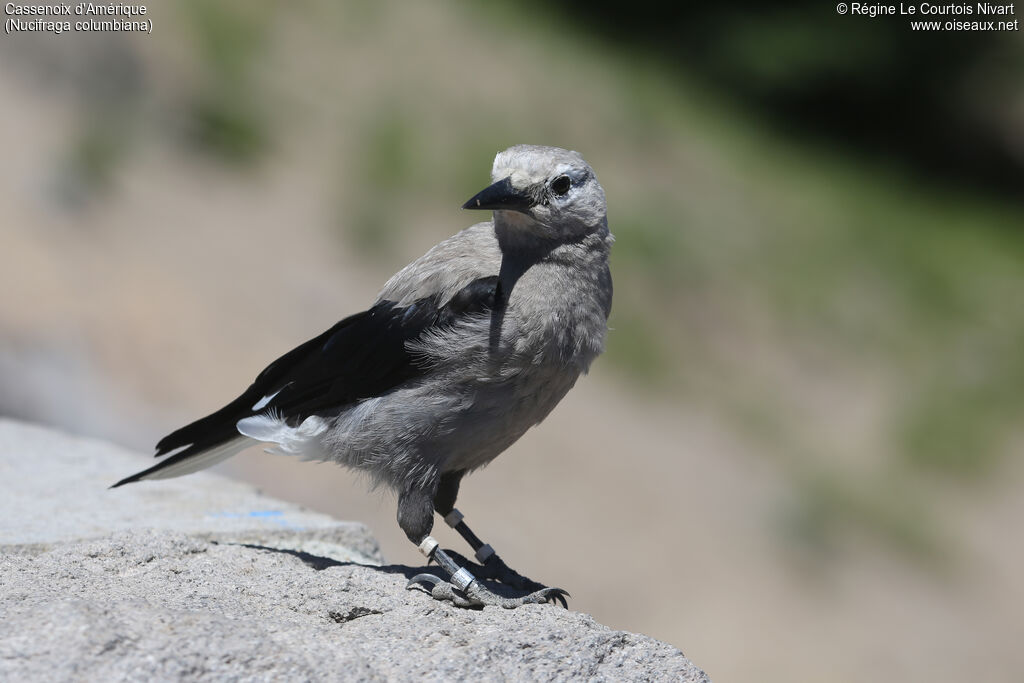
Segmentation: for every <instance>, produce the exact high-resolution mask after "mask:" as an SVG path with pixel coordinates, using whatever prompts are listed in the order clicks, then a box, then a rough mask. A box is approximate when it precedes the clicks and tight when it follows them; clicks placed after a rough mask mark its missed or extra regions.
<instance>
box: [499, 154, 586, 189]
mask: <svg viewBox="0 0 1024 683" xmlns="http://www.w3.org/2000/svg"><path fill="white" fill-rule="evenodd" d="M586 167H587V163H586V162H585V161H584V160H583V157H582V156H581V155H580V153H579V152H570V151H569V150H565V149H561V148H559V147H541V146H538V145H516V146H515V147H509V148H508V149H506V150H505V151H504V152H498V155H497V156H495V157H494V166H493V167H492V168H491V179H492V180H493V181H495V182H497V181H499V180H502V179H504V178H511V180H512V186H513V187H517V188H523V187H527V186H530V185H534V184H536V183H538V182H542V181H544V180H546V179H548V178H550V177H551V176H553V175H556V174H558V173H566V172H569V171H570V170H572V169H578V168H586Z"/></svg>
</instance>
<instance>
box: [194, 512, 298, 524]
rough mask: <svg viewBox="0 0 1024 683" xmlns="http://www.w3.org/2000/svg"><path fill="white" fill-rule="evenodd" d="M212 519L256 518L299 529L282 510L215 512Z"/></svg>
mask: <svg viewBox="0 0 1024 683" xmlns="http://www.w3.org/2000/svg"><path fill="white" fill-rule="evenodd" d="M210 516H211V517H229V518H241V517H255V518H257V519H265V520H267V521H269V522H273V523H274V524H279V525H281V526H285V527H293V528H297V527H296V525H294V524H292V523H291V522H289V521H288V520H287V519H285V516H284V512H282V511H281V510H250V511H249V512H214V513H211V514H210Z"/></svg>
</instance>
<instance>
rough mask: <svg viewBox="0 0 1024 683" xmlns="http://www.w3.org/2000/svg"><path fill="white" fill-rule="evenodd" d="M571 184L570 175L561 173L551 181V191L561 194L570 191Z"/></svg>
mask: <svg viewBox="0 0 1024 683" xmlns="http://www.w3.org/2000/svg"><path fill="white" fill-rule="evenodd" d="M571 185H572V181H571V180H569V176H567V175H560V176H558V177H557V178H555V179H554V180H552V181H551V191H552V192H554V193H555V194H557V195H559V196H561V195H563V194H565V193H566V192H568V191H569V187H570V186H571Z"/></svg>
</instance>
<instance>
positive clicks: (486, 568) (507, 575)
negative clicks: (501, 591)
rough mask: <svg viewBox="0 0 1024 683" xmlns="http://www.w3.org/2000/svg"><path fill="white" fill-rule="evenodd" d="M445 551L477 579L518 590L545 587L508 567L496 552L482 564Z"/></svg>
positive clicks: (542, 588)
mask: <svg viewBox="0 0 1024 683" xmlns="http://www.w3.org/2000/svg"><path fill="white" fill-rule="evenodd" d="M445 552H447V553H448V554H449V555H451V557H452V559H454V560H455V561H456V562H458V563H459V564H460V565H461V566H463V567H465V568H466V569H468V570H469V571H471V572H472V573H473V576H475V577H477V578H478V579H487V580H489V581H497V582H499V583H502V584H504V585H506V586H508V587H509V588H515V589H516V590H520V591H540V590H544V589H545V588H547V586H545V585H544V584H542V583H537V582H536V581H534V580H533V579H529V578H527V577H525V576H523V575H522V574H520V573H519V572H517V571H516V570H514V569H512V568H511V567H509V566H508V565H507V564H505V561H504V560H502V559H501V557H499V556H498V555H497V554H493V555H491V556H490V557H488V558H487V561H486V562H484V563H483V564H477V563H475V562H471V561H469V560H467V559H466V558H465V557H463V556H462V555H461V554H459V553H457V552H455V551H454V550H446V551H445Z"/></svg>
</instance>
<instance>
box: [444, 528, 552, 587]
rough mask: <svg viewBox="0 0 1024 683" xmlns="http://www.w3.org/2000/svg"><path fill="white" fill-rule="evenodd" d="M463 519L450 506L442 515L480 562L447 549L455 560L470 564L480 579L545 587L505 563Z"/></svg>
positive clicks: (518, 585)
mask: <svg viewBox="0 0 1024 683" xmlns="http://www.w3.org/2000/svg"><path fill="white" fill-rule="evenodd" d="M464 520H465V518H464V516H463V514H462V513H461V512H459V511H458V509H456V508H452V510H451V512H449V513H448V514H446V515H445V516H444V521H445V523H446V524H447V525H448V526H450V527H451V528H453V529H455V530H456V531H457V532H459V535H460V536H462V537H463V538H464V539H466V543H468V544H469V547H471V548H472V549H473V554H474V556H475V557H476V561H477V562H479V563H480V564H473V563H471V562H470V561H469V560H467V559H466V558H464V557H463V556H462V555H460V554H459V553H456V552H454V551H451V550H449V551H448V553H449V554H450V555H452V556H453V557H454V558H455V559H456V561H459V562H461V563H462V564H463V565H464V566H471V567H472V568H473V571H474V572H475V573H476V574H477V576H479V577H480V578H482V579H491V580H493V581H500V582H501V583H503V584H505V585H506V586H511V587H512V588H516V589H519V590H529V591H535V590H540V589H542V588H546V586H544V584H541V583H537V582H536V581H534V580H532V579H529V578H527V577H525V576H523V575H522V574H520V573H519V572H517V571H516V570H514V569H512V568H511V567H509V566H508V565H507V564H505V561H504V560H502V559H501V557H500V556H499V555H498V554H497V553H496V552H494V548H492V547H491V544H490V543H484V542H483V541H481V540H480V539H479V538H478V537H477V535H476V534H474V533H473V530H472V529H470V528H469V526H467V524H466V522H465V521H464Z"/></svg>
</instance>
